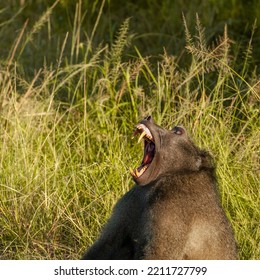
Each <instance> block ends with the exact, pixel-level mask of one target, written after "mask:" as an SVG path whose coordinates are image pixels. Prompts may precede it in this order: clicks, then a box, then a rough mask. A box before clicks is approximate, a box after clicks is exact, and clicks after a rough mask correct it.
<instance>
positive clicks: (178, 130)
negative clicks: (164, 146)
mask: <svg viewBox="0 0 260 280" xmlns="http://www.w3.org/2000/svg"><path fill="white" fill-rule="evenodd" d="M172 132H173V133H175V134H177V135H183V134H186V130H185V128H184V127H182V126H175V127H174V128H173V129H172Z"/></svg>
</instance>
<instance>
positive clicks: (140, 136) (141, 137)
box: [137, 131, 146, 143]
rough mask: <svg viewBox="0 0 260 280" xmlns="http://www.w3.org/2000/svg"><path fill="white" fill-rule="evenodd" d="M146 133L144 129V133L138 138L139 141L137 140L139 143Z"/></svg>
mask: <svg viewBox="0 0 260 280" xmlns="http://www.w3.org/2000/svg"><path fill="white" fill-rule="evenodd" d="M145 135H146V132H145V131H143V132H142V134H141V135H140V137H139V139H138V141H137V143H140V142H141V140H142V139H143V138H144V136H145Z"/></svg>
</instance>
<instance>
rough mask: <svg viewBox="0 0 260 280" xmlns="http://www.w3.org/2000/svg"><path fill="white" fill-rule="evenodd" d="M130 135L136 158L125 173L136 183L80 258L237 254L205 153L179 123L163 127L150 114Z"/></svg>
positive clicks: (219, 256) (192, 257) (227, 256)
mask: <svg viewBox="0 0 260 280" xmlns="http://www.w3.org/2000/svg"><path fill="white" fill-rule="evenodd" d="M136 134H141V135H140V137H139V141H138V142H140V141H141V139H143V140H144V155H143V160H142V163H141V165H140V166H139V167H138V168H136V169H135V170H134V171H132V172H131V174H132V176H133V179H134V181H135V183H136V185H135V186H134V187H133V188H132V189H131V190H130V191H128V192H127V193H126V194H125V195H123V197H122V198H121V199H120V200H119V201H118V202H117V204H116V205H115V207H114V209H113V212H112V216H111V218H110V219H109V220H108V222H107V224H106V225H105V227H104V228H103V230H102V232H101V235H100V237H99V238H98V240H97V241H96V242H95V243H94V244H93V245H92V246H91V247H90V248H89V249H88V250H87V251H86V252H85V254H84V256H83V258H82V259H89V260H96V259H104V260H108V259H111V260H112V259H114V260H115V259H118V260H119V259H122V260H123V259H149V260H152V259H156V260H159V259H168V260H173V259H179V260H181V259H189V260H195V259H197V260H202V259H237V250H236V242H235V239H234V235H233V231H232V228H231V226H230V224H229V222H228V219H227V217H226V215H225V213H224V210H223V209H222V207H221V203H220V198H219V195H218V189H217V182H216V177H215V170H214V166H213V163H212V158H211V156H210V155H209V153H208V152H206V151H204V150H201V149H199V148H197V147H196V146H195V144H194V143H193V142H192V141H191V139H190V138H189V137H188V136H187V133H186V131H185V129H184V128H183V127H180V126H175V127H174V128H173V129H172V130H167V129H164V128H162V127H160V126H158V125H156V124H155V123H154V122H153V120H152V118H151V117H150V116H149V117H147V118H145V119H143V120H142V121H141V122H140V123H139V124H138V125H137V126H136V130H135V135H136Z"/></svg>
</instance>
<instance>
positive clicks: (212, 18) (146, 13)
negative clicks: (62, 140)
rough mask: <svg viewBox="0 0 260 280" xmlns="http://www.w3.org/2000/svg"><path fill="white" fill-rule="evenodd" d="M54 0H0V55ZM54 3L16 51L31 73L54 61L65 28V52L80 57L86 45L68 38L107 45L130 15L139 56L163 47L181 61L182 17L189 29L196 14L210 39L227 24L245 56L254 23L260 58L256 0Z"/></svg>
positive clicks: (161, 50)
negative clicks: (23, 44) (27, 41)
mask: <svg viewBox="0 0 260 280" xmlns="http://www.w3.org/2000/svg"><path fill="white" fill-rule="evenodd" d="M54 3H55V1H51V0H35V1H33V0H27V1H22V0H21V1H19V0H9V1H2V0H1V1H0V12H1V31H0V36H1V38H4V40H2V42H1V52H0V56H1V58H2V59H3V58H5V57H6V56H7V55H8V53H9V49H10V48H11V46H12V44H13V42H14V40H15V39H16V37H17V36H18V34H19V31H20V29H21V28H22V26H24V24H25V23H27V24H26V31H25V32H28V30H30V29H31V28H33V26H34V24H35V22H37V21H38V20H39V18H40V17H41V15H42V14H43V13H44V12H45V11H46V10H47V8H49V7H51V6H52V5H53V4H54ZM56 4H57V5H56V7H55V9H53V10H52V12H51V13H52V16H51V17H49V16H48V15H47V17H46V19H45V20H46V21H47V22H46V24H45V22H42V26H41V23H39V26H37V27H36V26H35V28H36V29H37V30H34V33H35V34H34V35H33V40H32V38H30V40H31V42H30V44H27V45H26V46H25V48H24V49H22V50H20V52H18V54H19V58H20V60H19V61H21V63H26V68H25V70H26V72H29V74H31V73H32V72H33V71H34V70H35V69H38V68H39V67H41V66H42V64H43V62H44V61H45V60H46V61H47V62H48V63H51V62H53V61H55V58H56V56H57V53H58V52H59V51H60V48H61V44H62V42H63V40H64V38H65V36H66V34H67V32H68V33H69V37H71V36H73V35H74V36H76V38H74V40H73V39H72V38H71V40H68V43H67V44H66V49H65V52H67V53H68V54H70V55H71V56H72V57H71V58H73V60H74V62H79V61H82V59H83V57H82V55H83V53H84V51H83V50H74V52H75V54H71V52H72V51H71V49H72V48H71V44H74V45H75V40H78V41H80V42H81V47H82V48H83V49H84V48H85V47H86V45H88V44H89V43H90V39H91V48H92V49H95V48H97V46H98V45H99V44H101V43H103V44H109V45H111V44H113V42H114V40H115V36H116V34H117V31H118V29H119V27H120V26H121V24H122V23H123V22H124V20H125V19H127V18H130V19H131V21H130V34H131V36H129V37H130V39H131V45H135V46H137V48H138V50H139V51H140V53H142V55H143V56H145V55H149V56H154V57H156V58H158V56H159V55H160V54H163V53H164V49H165V50H166V51H167V53H169V54H172V55H176V56H178V57H179V59H180V60H181V62H182V63H184V64H185V60H187V56H186V57H185V58H183V59H181V58H182V57H181V54H182V52H183V50H184V48H185V44H186V42H185V30H184V25H183V17H185V20H186V22H187V26H188V27H189V30H190V32H191V33H194V31H195V28H196V27H195V18H196V14H198V16H199V18H200V22H201V24H202V26H203V27H205V37H206V39H207V43H209V44H210V43H211V42H214V41H216V39H217V38H218V37H219V36H220V35H222V34H223V30H224V27H225V26H227V29H228V34H229V37H230V39H231V40H232V41H234V44H233V45H232V48H233V49H234V53H235V54H236V55H238V56H243V54H244V50H245V49H246V48H247V45H248V41H249V40H250V39H251V37H252V29H253V26H255V27H254V36H253V38H252V40H253V45H254V48H253V49H252V52H253V53H252V57H251V59H252V60H253V61H254V65H258V64H259V62H260V30H259V28H258V26H259V24H260V23H259V21H260V20H259V17H260V2H259V1H257V0H250V1H246V2H245V1H240V0H232V1H225V0H221V1H215V0H208V1H206V0H205V1H203V0H202V1H199V0H194V1H187V0H163V1H158V0H144V1H135V0H128V1H125V2H124V3H123V4H122V3H120V2H118V1H113V0H107V1H103V0H95V1H94V0H93V1H88V0H81V1H69V0H60V1H58V3H56ZM54 5H55V4H54ZM75 20H77V21H78V22H75ZM27 21H28V22H27ZM95 24H98V29H96V30H93V28H94V26H95ZM77 27H78V30H77V34H75V32H76V30H75V28H77ZM96 27H97V26H96ZM93 31H94V32H93ZM27 39H28V38H27ZM69 42H70V44H69ZM131 53H132V54H133V53H134V50H133V48H132V47H131V48H129V49H128V52H127V54H128V55H130V54H131ZM181 65H182V64H181ZM237 67H238V68H239V67H241V65H237Z"/></svg>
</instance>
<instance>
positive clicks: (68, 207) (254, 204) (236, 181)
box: [0, 0, 260, 259]
mask: <svg viewBox="0 0 260 280" xmlns="http://www.w3.org/2000/svg"><path fill="white" fill-rule="evenodd" d="M259 20H260V2H259V1H256V0H251V1H239V0H231V1H224V0H220V1H216V0H208V1H206V0H200V1H198V0H194V1H188V0H182V1H181V0H161V1H158V0H143V1H137V0H129V1H125V2H120V1H113V0H93V1H88V0H77V1H69V0H60V1H50V0H27V1H26V0H9V1H3V0H0V38H1V48H0V259H78V258H80V257H81V254H82V253H83V251H84V250H85V249H86V247H88V246H89V245H90V244H92V242H93V241H94V240H95V238H96V237H97V236H98V234H99V231H100V229H101V227H102V225H103V224H104V222H105V221H106V219H107V218H108V217H109V215H110V213H111V209H112V207H113V205H114V204H115V203H116V201H117V200H118V198H119V197H120V196H121V195H122V194H123V193H125V192H126V191H127V190H129V188H131V186H132V185H133V182H132V179H131V176H130V175H129V171H128V168H129V167H135V166H137V165H138V163H139V162H140V158H141V154H142V151H141V148H140V147H139V146H136V145H135V144H133V142H132V141H130V139H131V133H132V131H133V127H134V125H135V124H136V123H137V122H138V121H139V120H140V119H142V118H143V117H144V116H146V115H148V114H152V115H153V117H154V119H155V121H156V122H157V123H158V124H159V125H163V126H164V127H167V128H170V127H171V124H172V123H175V124H183V125H184V126H185V127H187V129H188V131H189V132H190V133H191V134H192V137H193V138H194V139H195V140H196V143H197V144H198V145H199V146H201V147H203V148H206V149H208V150H210V151H211V153H212V154H213V155H214V157H215V159H216V161H217V175H218V180H219V183H220V184H219V185H220V190H221V198H222V204H223V207H224V208H225V211H226V213H227V215H228V217H229V218H230V221H231V223H232V226H233V228H234V231H235V235H236V239H237V241H238V244H239V251H240V258H242V259H260V248H259V242H260V228H259V220H260V189H259V175H260V174H259V170H260V168H259V166H260V159H259V150H260V143H259V142H260V141H259V139H260V114H259V106H260V77H259V74H260V73H259V62H260V30H259ZM137 155H138V156H137Z"/></svg>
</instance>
